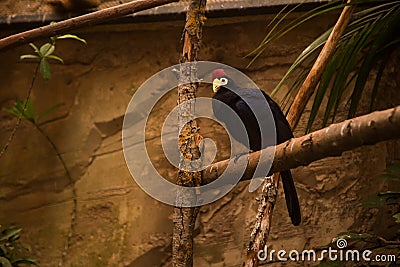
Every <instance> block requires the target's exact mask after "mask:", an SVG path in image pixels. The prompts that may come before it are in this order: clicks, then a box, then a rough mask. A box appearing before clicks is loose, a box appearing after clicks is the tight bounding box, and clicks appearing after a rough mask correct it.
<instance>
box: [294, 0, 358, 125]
mask: <svg viewBox="0 0 400 267" xmlns="http://www.w3.org/2000/svg"><path fill="white" fill-rule="evenodd" d="M348 2H350V1H348ZM354 8H355V7H354V6H351V5H349V6H345V7H344V8H343V11H342V13H341V14H340V17H339V19H338V21H337V22H336V24H335V26H334V27H333V29H332V32H331V34H330V35H329V37H328V40H327V41H326V43H325V45H324V47H323V48H322V50H321V52H320V54H319V55H318V58H317V59H316V60H315V62H314V65H313V67H312V68H311V70H310V72H309V73H308V75H307V77H306V79H305V80H304V82H303V84H302V86H301V87H300V89H299V92H298V93H297V95H296V97H295V99H294V101H293V104H292V106H291V107H290V110H289V113H288V115H287V120H288V122H289V124H290V126H291V127H292V128H293V129H294V128H295V127H296V126H297V123H298V122H299V120H300V117H301V114H302V113H303V111H304V109H305V107H306V105H307V103H308V101H309V100H310V98H311V96H312V94H313V93H314V91H315V87H317V84H318V83H319V80H320V79H321V75H322V72H323V71H324V69H325V67H326V66H327V65H328V63H329V61H330V59H331V58H332V56H333V54H334V53H335V51H336V46H337V44H338V41H339V39H340V36H342V34H343V32H344V30H345V29H346V27H347V25H348V24H349V22H350V19H351V16H352V15H353V12H354Z"/></svg>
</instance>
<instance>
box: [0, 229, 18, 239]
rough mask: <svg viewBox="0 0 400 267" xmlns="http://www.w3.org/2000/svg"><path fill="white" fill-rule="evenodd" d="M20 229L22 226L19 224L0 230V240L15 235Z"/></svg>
mask: <svg viewBox="0 0 400 267" xmlns="http://www.w3.org/2000/svg"><path fill="white" fill-rule="evenodd" d="M21 231H22V228H21V227H19V226H10V227H8V228H6V229H4V230H3V231H1V232H0V241H3V240H7V239H9V238H11V237H13V236H15V235H17V234H18V233H19V232H21Z"/></svg>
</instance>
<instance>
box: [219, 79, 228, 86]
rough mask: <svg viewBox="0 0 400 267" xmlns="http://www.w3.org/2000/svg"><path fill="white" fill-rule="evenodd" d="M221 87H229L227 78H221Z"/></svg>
mask: <svg viewBox="0 0 400 267" xmlns="http://www.w3.org/2000/svg"><path fill="white" fill-rule="evenodd" d="M220 81H221V85H227V84H228V79H227V78H221V79H220Z"/></svg>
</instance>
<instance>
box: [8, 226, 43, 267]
mask: <svg viewBox="0 0 400 267" xmlns="http://www.w3.org/2000/svg"><path fill="white" fill-rule="evenodd" d="M0 227H1V226H0ZM21 231H22V228H21V227H18V226H10V227H8V228H6V229H4V230H2V231H1V232H0V265H1V266H2V267H19V266H21V265H22V264H24V265H36V266H39V265H38V264H37V263H36V261H35V260H33V259H30V258H26V257H25V256H24V255H26V254H28V252H29V250H28V249H27V248H26V247H24V246H23V245H22V244H21V243H20V242H19V238H20V232H21Z"/></svg>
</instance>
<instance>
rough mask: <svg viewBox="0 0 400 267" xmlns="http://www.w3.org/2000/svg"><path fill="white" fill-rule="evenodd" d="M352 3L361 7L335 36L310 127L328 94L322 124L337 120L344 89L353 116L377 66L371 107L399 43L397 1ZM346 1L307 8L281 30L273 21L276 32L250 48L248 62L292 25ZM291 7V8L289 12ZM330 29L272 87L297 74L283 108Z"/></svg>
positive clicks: (281, 84)
mask: <svg viewBox="0 0 400 267" xmlns="http://www.w3.org/2000/svg"><path fill="white" fill-rule="evenodd" d="M351 4H352V5H357V6H358V7H359V11H358V12H357V13H354V14H353V17H352V20H351V22H350V23H349V25H348V26H347V28H346V31H345V33H344V34H343V35H342V36H341V38H340V40H339V43H338V45H337V47H336V52H335V54H334V56H333V57H332V58H331V60H330V62H329V63H328V65H327V67H326V68H325V69H324V71H323V74H322V76H321V79H320V81H319V84H318V86H317V88H316V94H315V98H314V102H313V105H312V108H311V112H310V117H309V121H308V124H307V128H306V131H309V130H310V128H311V126H312V125H313V123H314V122H315V119H316V117H317V115H318V113H319V112H320V111H321V110H323V107H322V105H323V103H324V101H323V100H324V98H326V97H327V102H326V106H325V108H324V112H323V120H322V125H321V127H324V126H326V124H327V123H328V122H332V121H333V120H334V119H335V116H336V114H337V112H338V109H339V107H340V104H341V103H343V100H344V99H343V96H344V95H347V94H345V92H346V90H350V91H349V92H350V94H349V95H350V98H349V100H348V101H349V110H348V117H349V118H350V117H353V116H355V115H356V112H357V108H358V106H359V102H360V99H361V96H362V95H363V92H364V91H365V90H364V89H365V87H366V84H367V81H368V79H369V78H370V76H371V75H370V73H371V70H373V69H374V68H376V67H377V72H376V75H375V78H374V79H375V80H374V81H373V82H374V83H373V89H372V93H371V101H370V108H371V109H372V106H373V103H374V99H375V97H376V95H377V91H378V90H379V83H380V81H381V77H382V75H383V73H384V69H385V66H386V63H387V61H388V60H389V58H390V53H391V51H392V50H393V49H394V48H395V47H398V46H399V44H400V35H399V34H398V29H399V27H400V1H384V0H353V1H351ZM344 5H345V4H343V2H342V1H332V2H330V3H328V4H324V5H321V6H320V7H317V8H315V9H313V10H311V11H309V12H306V13H305V14H304V15H301V16H300V17H299V18H298V19H295V20H293V21H291V22H289V23H288V24H287V25H285V26H284V27H282V29H280V30H277V27H276V26H277V25H275V26H273V27H272V30H273V31H275V32H274V33H271V32H270V33H269V34H267V36H266V38H264V40H263V42H262V43H261V44H260V45H259V46H258V47H257V49H256V50H255V51H253V52H254V53H252V55H254V57H253V60H252V61H251V62H250V64H251V63H252V62H253V61H254V60H255V59H256V58H257V57H258V56H259V55H260V54H261V53H263V52H264V51H265V50H266V49H267V48H268V45H269V44H270V43H271V42H273V41H276V40H277V39H279V38H280V37H282V36H283V35H285V34H286V33H287V32H289V31H290V30H292V29H294V28H295V27H298V26H299V25H301V24H302V23H304V22H306V21H308V20H310V19H312V18H314V17H316V16H319V15H321V14H326V13H327V12H330V11H332V10H336V9H340V8H343V6H344ZM294 10H295V9H292V10H290V12H293V11H294ZM279 15H281V14H279ZM282 17H284V15H282ZM275 21H278V20H275ZM279 23H280V24H281V23H282V20H279ZM331 31H332V28H331V29H328V30H327V31H326V32H324V33H323V34H322V35H320V36H319V37H318V38H316V39H315V40H314V41H313V42H312V43H311V44H310V45H309V46H308V47H307V48H306V49H305V50H304V51H303V52H302V53H301V54H300V55H299V56H298V57H297V59H296V60H295V61H294V62H293V64H292V65H291V67H290V68H289V69H288V71H287V72H286V74H285V75H284V77H283V78H282V79H281V81H280V82H279V83H278V85H277V86H276V87H275V89H274V90H273V92H272V95H274V94H276V93H277V92H278V90H280V89H281V87H282V86H283V85H284V84H287V83H288V81H290V80H291V79H292V78H293V77H295V78H294V82H292V84H291V85H290V87H289V90H288V92H287V93H286V95H285V97H284V99H283V101H282V102H283V104H284V106H285V107H286V106H290V100H291V99H292V98H293V96H294V95H295V94H296V93H297V91H298V89H299V88H300V86H301V85H302V83H303V82H304V80H305V78H306V76H307V74H308V72H309V70H310V69H311V67H312V65H313V63H314V62H315V60H316V58H317V55H318V52H319V51H320V50H321V48H322V47H323V45H324V44H325V43H326V41H327V39H328V37H329V35H330V33H331Z"/></svg>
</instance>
